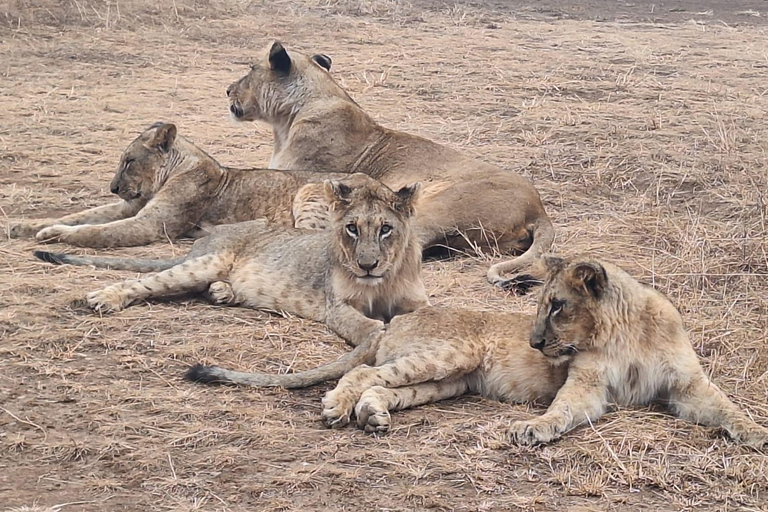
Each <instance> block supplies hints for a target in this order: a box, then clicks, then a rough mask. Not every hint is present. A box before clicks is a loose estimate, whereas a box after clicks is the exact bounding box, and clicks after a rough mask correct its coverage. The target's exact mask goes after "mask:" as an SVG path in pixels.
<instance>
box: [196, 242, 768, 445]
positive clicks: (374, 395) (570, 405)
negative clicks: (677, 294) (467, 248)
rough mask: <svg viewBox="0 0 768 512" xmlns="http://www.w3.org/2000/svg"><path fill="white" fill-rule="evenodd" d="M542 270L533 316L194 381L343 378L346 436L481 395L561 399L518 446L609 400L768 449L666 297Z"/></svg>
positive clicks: (449, 326) (328, 415) (417, 319)
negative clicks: (267, 371) (279, 369)
mask: <svg viewBox="0 0 768 512" xmlns="http://www.w3.org/2000/svg"><path fill="white" fill-rule="evenodd" d="M544 263H545V264H546V266H547V269H548V278H547V282H546V284H545V287H544V290H543V293H542V296H541V299H540V302H539V308H538V314H537V316H536V318H535V319H534V318H533V317H530V316H527V315H522V314H515V313H495V312H477V311H466V310H448V309H440V308H434V307H427V308H422V309H420V310H418V311H416V312H414V313H412V314H409V315H405V316H401V317H398V318H395V319H394V320H393V321H392V323H391V324H390V325H389V327H388V328H387V330H386V332H380V333H375V334H373V335H372V336H371V337H370V338H368V339H367V340H366V341H365V342H364V343H362V344H361V345H360V346H358V347H357V348H356V349H355V350H353V351H352V352H351V353H349V354H347V355H345V356H344V357H342V358H341V359H340V360H339V361H337V362H335V363H331V364H330V365H326V366H325V367H320V368H317V369H315V370H310V371H308V372H304V373H299V374H292V375H264V374H248V373H240V372H233V371H229V370H225V369H222V368H218V367H215V366H214V367H210V366H200V365H198V366H194V367H192V368H191V369H190V371H189V372H188V373H187V378H188V379H191V380H196V381H202V382H228V383H235V384H244V385H251V386H284V387H304V386H309V385H312V384H315V383H318V382H322V381H324V380H328V379H332V378H336V377H339V376H341V375H344V376H343V377H342V378H341V380H340V381H339V384H338V385H337V386H336V388H335V389H333V390H332V391H329V392H328V393H327V394H326V395H325V398H324V399H323V414H322V415H323V421H324V422H325V424H326V425H327V426H329V427H334V428H336V427H341V426H344V425H346V424H347V423H348V422H349V421H350V417H351V416H352V413H353V411H354V413H355V415H356V416H357V425H358V426H359V427H360V428H363V429H365V430H366V431H367V432H382V431H386V430H388V429H389V426H390V421H391V420H390V413H389V411H393V410H399V409H404V408H407V407H413V406H416V405H421V404H425V403H430V402H434V401H437V400H443V399H446V398H450V397H454V396H458V395H461V394H464V393H467V392H472V393H478V394H481V395H483V396H486V397H490V398H495V399H498V400H509V401H516V402H522V401H533V400H542V401H551V405H550V406H549V409H548V410H547V412H546V413H545V414H544V415H542V416H540V417H536V418H533V419H530V420H527V421H516V422H514V423H512V425H511V428H510V431H509V436H510V439H511V440H512V441H514V442H517V443H521V444H535V443H548V442H550V441H554V440H555V439H558V438H559V437H560V436H562V435H563V433H565V432H567V431H569V430H571V429H572V428H574V427H576V426H578V425H580V424H582V423H585V422H587V421H590V422H591V421H595V420H597V419H598V418H599V417H600V416H601V415H602V414H603V413H604V412H605V411H606V409H607V407H608V405H609V403H610V402H614V403H616V404H620V405H643V404H647V403H649V402H652V401H663V402H665V403H666V404H667V406H668V407H669V409H670V410H671V411H672V412H673V413H674V414H675V415H677V416H680V417H681V418H685V419H687V420H690V421H693V422H697V423H701V424H704V425H710V426H713V427H721V428H723V429H724V430H726V431H727V432H728V433H729V434H730V435H731V436H732V437H733V438H734V439H736V440H737V441H739V442H743V443H747V444H750V445H753V446H757V447H760V446H763V445H765V444H766V443H768V429H765V428H763V427H761V426H760V425H757V424H756V423H755V422H753V421H752V420H751V419H750V418H749V417H748V416H747V415H746V414H744V413H743V412H741V411H740V410H739V409H738V408H737V407H736V405H734V404H733V403H732V402H731V401H730V400H729V399H728V397H727V396H726V395H725V394H724V393H723V392H722V391H720V389H718V387H717V386H715V385H714V384H713V383H712V382H711V381H710V380H709V378H707V376H706V374H705V373H704V371H703V370H702V368H701V366H700V364H699V361H698V359H697V357H696V354H695V352H694V351H693V347H692V346H691V343H690V341H689V340H688V336H687V335H686V332H685V330H684V328H683V323H682V320H681V318H680V315H679V313H678V311H677V310H676V309H675V307H674V306H673V305H672V304H671V303H670V302H669V301H668V300H667V299H666V298H665V297H664V296H663V295H662V294H661V293H659V292H657V291H656V290H654V289H652V288H650V287H648V286H644V285H642V284H640V283H638V282H637V281H636V280H635V279H633V278H632V277H630V276H629V275H628V274H627V273H626V272H624V271H623V270H621V269H619V268H618V267H616V266H614V265H611V264H608V263H599V262H596V261H593V260H589V259H579V260H575V261H572V262H567V261H565V260H563V259H561V258H557V257H553V256H545V257H544ZM524 333H530V340H528V339H527V338H528V335H527V334H524ZM529 344H530V347H529V346H528V345H529ZM531 347H533V348H534V349H536V350H532V349H531ZM369 365H374V366H369ZM345 373H346V374H345Z"/></svg>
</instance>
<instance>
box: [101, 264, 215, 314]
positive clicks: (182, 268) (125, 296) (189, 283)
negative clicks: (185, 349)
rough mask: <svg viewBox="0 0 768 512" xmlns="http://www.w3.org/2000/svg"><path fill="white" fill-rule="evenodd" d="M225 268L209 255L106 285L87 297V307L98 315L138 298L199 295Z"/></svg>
mask: <svg viewBox="0 0 768 512" xmlns="http://www.w3.org/2000/svg"><path fill="white" fill-rule="evenodd" d="M227 269H228V265H227V264H226V262H225V261H224V258H222V257H221V256H220V255H216V254H209V255H206V256H201V257H199V258H195V259H192V260H188V261H185V262H184V263H182V264H181V265H176V266H175V267H173V268H170V269H168V270H164V271H163V272H160V273H158V274H155V275H153V276H149V277H146V278H144V279H138V280H130V281H125V282H122V283H117V284H113V285H111V286H107V287H106V288H104V289H102V290H98V291H95V292H91V293H89V294H88V295H87V301H88V305H89V306H90V307H91V309H93V310H94V311H96V312H98V313H109V312H113V311H120V310H121V309H123V308H125V307H126V306H128V305H130V304H132V303H134V302H137V301H139V300H142V299H147V298H152V297H165V296H168V295H176V294H180V293H189V292H200V291H203V290H205V289H206V288H207V287H208V285H209V284H210V283H211V282H213V281H217V280H220V279H222V278H223V277H224V276H225V275H226V273H227Z"/></svg>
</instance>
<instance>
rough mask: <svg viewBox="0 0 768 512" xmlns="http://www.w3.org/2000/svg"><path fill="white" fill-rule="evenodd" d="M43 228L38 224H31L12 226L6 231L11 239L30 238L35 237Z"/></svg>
mask: <svg viewBox="0 0 768 512" xmlns="http://www.w3.org/2000/svg"><path fill="white" fill-rule="evenodd" d="M44 227H45V226H44V225H43V224H39V223H31V224H23V223H22V224H14V225H13V226H11V229H10V230H8V235H9V236H10V237H11V238H31V237H33V236H35V233H37V232H38V231H40V230H41V229H42V228H44Z"/></svg>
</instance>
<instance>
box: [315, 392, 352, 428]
mask: <svg viewBox="0 0 768 512" xmlns="http://www.w3.org/2000/svg"><path fill="white" fill-rule="evenodd" d="M335 391H336V390H335V389H333V390H331V391H329V392H328V393H326V394H325V397H323V413H322V417H323V424H324V425H325V426H326V427H328V428H342V427H346V426H347V425H349V418H350V416H351V415H352V408H353V407H354V405H355V404H354V402H352V403H348V402H350V401H349V400H344V399H343V397H338V398H337V395H338V394H337V393H335Z"/></svg>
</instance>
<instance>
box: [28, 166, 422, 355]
mask: <svg viewBox="0 0 768 512" xmlns="http://www.w3.org/2000/svg"><path fill="white" fill-rule="evenodd" d="M325 188H326V194H327V197H326V200H327V201H328V203H329V204H330V206H331V213H332V218H331V227H330V229H328V230H325V231H317V232H306V231H299V230H294V229H290V228H282V227H277V226H275V225H274V224H270V223H268V222H267V221H264V220H255V221H250V222H242V223H239V224H226V225H223V226H218V227H216V228H214V229H213V231H212V232H211V235H210V236H207V237H205V238H201V239H200V240H198V241H196V242H195V244H194V245H193V246H192V250H191V251H190V253H189V254H188V255H187V256H186V258H182V259H180V260H173V261H165V260H132V259H121V258H98V257H87V256H70V255H66V254H52V253H47V252H36V253H35V255H36V256H37V257H38V258H40V259H43V260H44V261H48V262H51V263H69V264H76V265H96V266H99V267H111V268H114V269H124V270H134V271H140V272H142V271H152V270H163V271H162V272H160V273H159V274H156V275H153V276H150V277H146V278H143V279H139V280H130V281H125V282H123V283H118V284H115V285H112V286H108V287H107V288H104V289H102V290H99V291H96V292H92V293H89V294H88V296H87V301H88V304H89V306H90V307H91V308H92V309H94V310H95V311H97V312H102V313H107V312H112V311H119V310H121V309H123V308H125V307H126V306H128V305H130V304H132V303H135V302H137V301H140V300H142V299H147V298H152V297H155V298H157V297H167V296H172V295H178V294H184V293H190V292H203V291H205V290H208V294H209V296H210V297H211V298H212V299H213V301H214V302H216V303H220V304H240V305H243V306H248V307H252V308H258V309H266V310H271V311H284V312H288V313H291V314H294V315H298V316H301V317H304V318H309V319H312V320H317V321H319V322H324V323H326V324H327V325H328V326H329V327H330V328H331V329H333V330H334V331H335V332H336V333H337V334H339V336H341V337H342V338H344V339H345V340H347V341H348V342H349V343H350V344H352V345H357V344H358V343H360V342H361V341H363V340H364V339H366V338H367V337H368V335H369V334H370V333H372V332H374V331H376V330H379V329H381V328H383V327H384V322H388V321H389V320H390V319H391V318H392V317H393V316H395V315H399V314H403V313H408V312H411V311H414V310H415V309H417V308H418V307H421V306H424V305H426V304H428V299H427V295H426V292H425V291H424V285H423V283H422V281H421V274H420V269H421V249H420V247H419V245H418V243H417V241H416V237H415V236H414V235H413V234H412V232H411V231H412V228H411V222H410V221H411V216H412V214H413V203H414V201H415V197H416V195H417V193H418V189H419V185H418V184H416V185H411V186H405V187H403V188H401V189H400V190H399V191H397V192H393V191H392V190H390V189H389V188H387V187H386V186H385V185H382V184H381V183H379V182H376V181H374V180H371V181H370V182H369V183H367V184H364V185H360V186H357V187H354V188H352V187H350V186H347V185H345V184H344V183H341V182H338V181H327V182H326V184H325Z"/></svg>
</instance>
